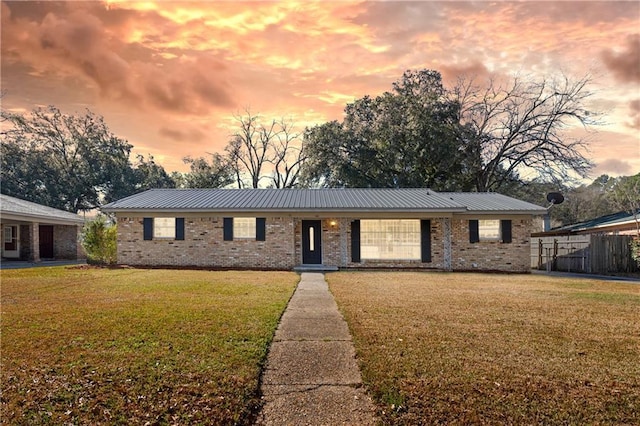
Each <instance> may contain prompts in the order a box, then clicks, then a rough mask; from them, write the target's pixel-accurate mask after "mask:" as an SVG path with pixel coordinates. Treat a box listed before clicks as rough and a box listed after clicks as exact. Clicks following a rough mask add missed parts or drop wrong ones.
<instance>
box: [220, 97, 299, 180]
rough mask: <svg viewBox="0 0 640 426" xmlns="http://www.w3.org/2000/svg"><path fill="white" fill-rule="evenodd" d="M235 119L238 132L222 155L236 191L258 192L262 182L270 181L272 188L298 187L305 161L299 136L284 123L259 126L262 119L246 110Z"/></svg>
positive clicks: (274, 122) (273, 122)
mask: <svg viewBox="0 0 640 426" xmlns="http://www.w3.org/2000/svg"><path fill="white" fill-rule="evenodd" d="M245 114H246V115H235V116H234V118H235V119H236V121H237V122H238V124H239V127H240V129H239V130H238V131H237V132H236V133H235V134H234V135H233V136H232V138H231V140H230V141H229V143H228V144H227V147H226V148H225V151H226V153H227V158H228V162H229V164H230V165H231V167H232V169H233V174H234V176H235V180H236V184H237V185H238V188H244V187H250V188H258V187H260V183H261V181H262V179H265V178H266V179H271V181H272V184H271V186H273V187H275V188H291V187H293V186H295V185H297V183H298V174H299V171H300V167H301V165H302V163H303V162H304V160H305V156H304V151H303V149H302V144H301V143H300V144H297V143H296V142H299V141H300V133H299V132H296V131H295V130H294V126H293V124H292V123H289V122H286V121H285V120H284V119H281V120H280V121H276V120H271V121H270V122H268V124H263V123H262V122H261V117H260V116H259V115H257V114H255V115H254V114H252V113H251V112H250V111H249V109H245Z"/></svg>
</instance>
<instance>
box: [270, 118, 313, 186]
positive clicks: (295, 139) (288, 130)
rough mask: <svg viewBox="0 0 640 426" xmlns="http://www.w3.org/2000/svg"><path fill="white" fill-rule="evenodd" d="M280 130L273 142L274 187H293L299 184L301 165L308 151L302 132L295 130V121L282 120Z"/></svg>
mask: <svg viewBox="0 0 640 426" xmlns="http://www.w3.org/2000/svg"><path fill="white" fill-rule="evenodd" d="M279 124H280V129H279V132H277V133H276V135H275V138H274V140H273V141H272V143H271V149H272V150H273V156H272V159H271V163H272V164H273V174H272V176H271V180H272V185H273V187H274V188H293V187H295V186H297V185H298V181H299V180H298V179H299V175H300V169H301V166H302V165H303V164H304V162H305V160H306V152H305V150H304V144H303V143H302V138H301V136H302V135H301V133H300V132H297V131H295V130H294V126H293V123H291V122H285V121H284V120H281V121H280V123H279Z"/></svg>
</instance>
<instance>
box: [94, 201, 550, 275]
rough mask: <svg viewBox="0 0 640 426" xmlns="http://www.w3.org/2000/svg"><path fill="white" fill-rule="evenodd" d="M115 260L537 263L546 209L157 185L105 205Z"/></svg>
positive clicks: (218, 264) (497, 267)
mask: <svg viewBox="0 0 640 426" xmlns="http://www.w3.org/2000/svg"><path fill="white" fill-rule="evenodd" d="M102 210H103V211H105V212H108V213H114V214H115V216H116V218H117V224H118V263H120V264H128V265H139V266H180V267H204V268H230V269H236V268H237V269H243V268H248V269H281V270H290V269H295V268H317V269H325V270H335V269H349V268H412V269H438V270H446V271H463V270H490V271H506V272H528V271H530V245H529V239H530V235H531V232H532V231H533V229H532V228H533V224H534V218H535V217H536V216H539V215H543V214H544V213H545V212H546V210H545V209H544V208H543V207H540V206H537V205H534V204H531V203H527V202H524V201H520V200H517V199H514V198H511V197H507V196H504V195H500V194H497V193H453V192H435V191H432V190H430V189H152V190H149V191H146V192H142V193H140V194H136V195H132V196H130V197H127V198H124V199H122V200H119V201H115V202H113V203H110V204H107V205H105V206H104V207H103V208H102Z"/></svg>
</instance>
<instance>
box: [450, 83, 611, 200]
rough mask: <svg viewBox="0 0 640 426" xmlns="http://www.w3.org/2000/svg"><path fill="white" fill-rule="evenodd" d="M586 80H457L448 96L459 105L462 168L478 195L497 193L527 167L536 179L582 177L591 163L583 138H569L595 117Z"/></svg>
mask: <svg viewBox="0 0 640 426" xmlns="http://www.w3.org/2000/svg"><path fill="white" fill-rule="evenodd" d="M589 83H590V78H589V77H588V76H586V77H583V78H581V79H578V80H575V81H573V80H571V79H569V78H568V77H566V76H562V77H561V78H558V79H548V78H542V79H541V80H523V79H521V78H518V77H516V78H514V79H512V80H511V81H509V82H503V83H500V82H498V81H497V80H493V79H492V80H489V81H488V83H487V84H486V85H484V86H483V85H476V84H475V82H474V81H473V80H468V79H461V80H460V81H459V82H458V84H457V85H456V87H455V88H454V89H453V90H452V92H451V98H452V99H454V100H455V101H456V102H458V103H459V105H460V110H459V114H460V115H459V121H460V124H461V125H462V131H461V138H462V140H463V141H464V151H465V154H466V156H467V158H466V164H468V165H469V166H470V167H469V169H468V170H465V173H468V174H469V175H470V176H472V177H473V179H474V189H475V190H477V191H498V190H502V188H503V187H504V186H505V185H509V183H510V181H513V180H514V179H517V178H518V173H519V172H520V171H521V170H523V169H526V170H527V171H528V172H530V173H534V174H535V175H537V176H538V177H540V178H542V179H545V180H550V181H555V182H569V181H571V180H572V178H573V177H574V176H576V175H577V176H579V177H586V175H587V173H588V171H589V170H590V168H591V166H592V164H591V162H590V161H589V160H588V159H587V158H586V157H585V156H584V154H583V151H584V147H585V144H586V143H585V140H583V139H576V138H571V137H570V136H569V135H568V134H567V132H565V131H564V130H566V129H567V127H569V126H570V125H580V126H583V127H586V128H589V127H591V126H593V125H596V124H598V120H597V117H598V114H596V113H594V112H592V111H589V110H587V109H586V106H585V104H586V102H587V101H588V99H589V97H590V96H591V95H592V93H591V92H590V91H589V90H588V89H587V87H588V85H589Z"/></svg>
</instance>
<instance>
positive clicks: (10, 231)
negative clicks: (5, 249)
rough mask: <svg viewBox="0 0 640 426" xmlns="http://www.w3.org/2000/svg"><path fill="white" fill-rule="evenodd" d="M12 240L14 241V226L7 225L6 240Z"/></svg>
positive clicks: (8, 241)
mask: <svg viewBox="0 0 640 426" xmlns="http://www.w3.org/2000/svg"><path fill="white" fill-rule="evenodd" d="M11 241H13V228H12V227H10V226H6V227H5V228H4V242H5V243H10V242H11Z"/></svg>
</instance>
